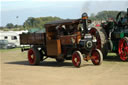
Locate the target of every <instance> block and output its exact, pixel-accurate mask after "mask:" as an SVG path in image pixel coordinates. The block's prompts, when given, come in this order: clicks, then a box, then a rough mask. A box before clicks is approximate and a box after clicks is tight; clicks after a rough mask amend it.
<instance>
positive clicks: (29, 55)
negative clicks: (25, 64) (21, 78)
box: [28, 49, 36, 64]
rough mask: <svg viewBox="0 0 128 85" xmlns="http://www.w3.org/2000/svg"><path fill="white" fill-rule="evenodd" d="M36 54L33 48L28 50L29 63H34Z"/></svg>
mask: <svg viewBox="0 0 128 85" xmlns="http://www.w3.org/2000/svg"><path fill="white" fill-rule="evenodd" d="M35 57H36V56H35V54H34V51H33V50H32V49H30V50H29V51H28V60H29V63H30V64H34V62H35Z"/></svg>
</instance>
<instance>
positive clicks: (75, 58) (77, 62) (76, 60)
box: [72, 51, 83, 67]
mask: <svg viewBox="0 0 128 85" xmlns="http://www.w3.org/2000/svg"><path fill="white" fill-rule="evenodd" d="M82 60H83V56H82V54H81V52H80V51H75V52H74V53H73V54H72V63H73V65H74V66H75V67H80V66H81V64H82Z"/></svg>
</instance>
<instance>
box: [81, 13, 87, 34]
mask: <svg viewBox="0 0 128 85" xmlns="http://www.w3.org/2000/svg"><path fill="white" fill-rule="evenodd" d="M87 19H88V15H87V13H83V14H82V22H83V28H84V33H85V34H86V33H88V29H87Z"/></svg>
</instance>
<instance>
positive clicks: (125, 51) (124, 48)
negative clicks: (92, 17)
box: [118, 37, 128, 61]
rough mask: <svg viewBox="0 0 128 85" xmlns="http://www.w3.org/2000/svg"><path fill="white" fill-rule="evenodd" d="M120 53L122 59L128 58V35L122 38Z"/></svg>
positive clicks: (119, 47) (119, 46)
mask: <svg viewBox="0 0 128 85" xmlns="http://www.w3.org/2000/svg"><path fill="white" fill-rule="evenodd" d="M118 53H119V56H120V59H121V60H123V61H126V60H127V59H128V37H124V38H122V39H120V41H119V45H118Z"/></svg>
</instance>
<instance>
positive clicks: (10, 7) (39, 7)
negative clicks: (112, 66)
mask: <svg viewBox="0 0 128 85" xmlns="http://www.w3.org/2000/svg"><path fill="white" fill-rule="evenodd" d="M0 2H1V3H0V6H1V14H0V15H1V16H0V20H1V21H0V26H5V25H6V24H7V23H13V24H17V23H18V24H19V25H22V24H23V22H24V21H25V20H27V18H28V17H45V16H57V17H60V18H64V19H66V18H74V19H75V18H80V17H81V14H82V13H83V12H87V13H88V14H89V15H90V14H91V13H94V14H96V13H97V12H99V11H103V10H118V11H122V10H123V11H126V8H128V0H0ZM16 16H19V18H16Z"/></svg>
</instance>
